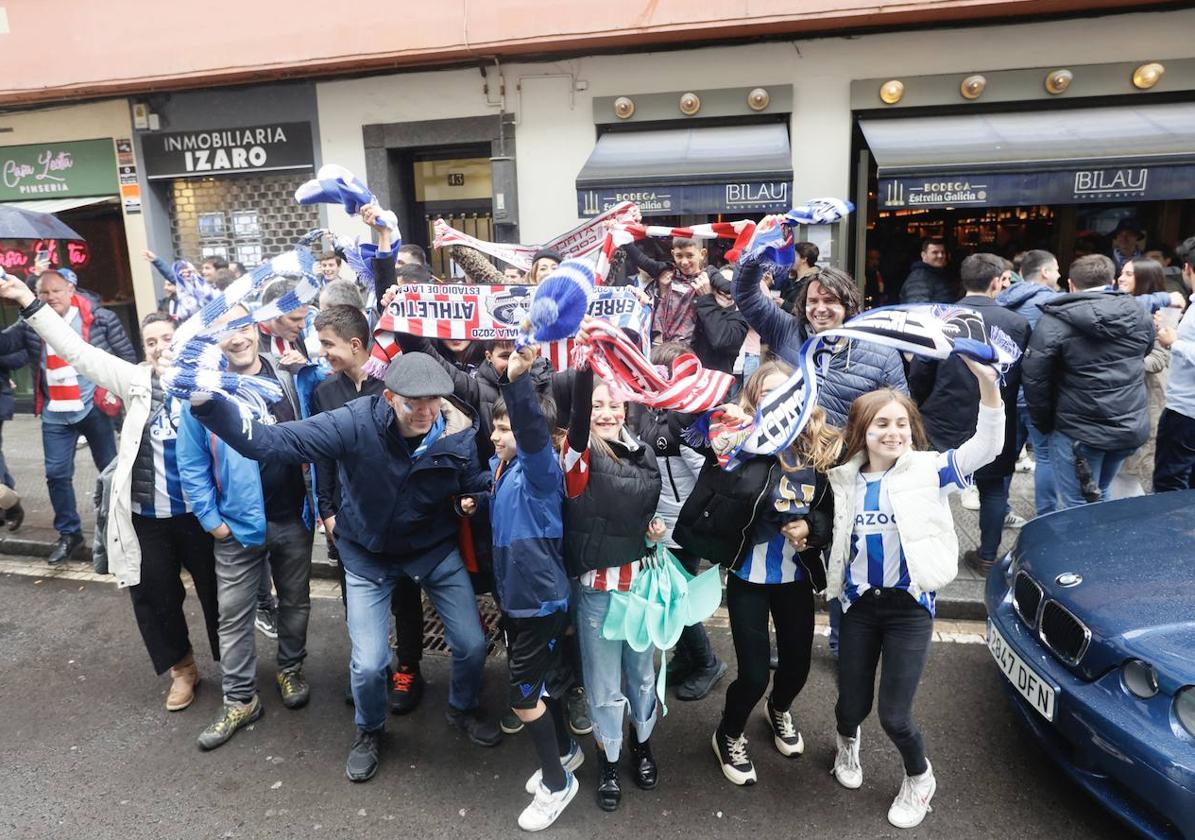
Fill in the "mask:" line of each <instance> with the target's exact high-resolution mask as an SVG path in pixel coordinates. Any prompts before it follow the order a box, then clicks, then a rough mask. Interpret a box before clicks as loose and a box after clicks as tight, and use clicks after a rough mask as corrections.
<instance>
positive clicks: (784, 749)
mask: <svg viewBox="0 0 1195 840" xmlns="http://www.w3.org/2000/svg"><path fill="white" fill-rule="evenodd" d="M763 715H764V717H765V718H766V719H767V721H768V726H770V727H771V728H772V743H773V744H775V745H776V749H777V751H779V753H780V754H781V755H783V756H786V757H790V758H791V757H792V756H794V755H801V754H802V753H804V752H805V739H804V738H802V737H801V730H799V729H797V725H796V724H795V723H793V716H792V712H791V711H785V712H778V711H776V709H774V708H773V707H772V698H771V697H769V698H768V702H767V703H766V704H764V710H763Z"/></svg>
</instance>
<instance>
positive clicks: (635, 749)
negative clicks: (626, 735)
mask: <svg viewBox="0 0 1195 840" xmlns="http://www.w3.org/2000/svg"><path fill="white" fill-rule="evenodd" d="M631 767H632V768H633V769H634V771H635V784H636V785H638V786H639V789H640V790H652V789H654V788H655V786H656V782H657V781H659V768H657V767H656V759H655V756H653V755H652V754H651V739H650V738H648V739H647V740H646V741H644V742H643V743H642V744H640V743H639V741H638V739H637V738H636V737H635V734H634V733H633V732H632V733H631Z"/></svg>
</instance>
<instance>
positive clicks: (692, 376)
mask: <svg viewBox="0 0 1195 840" xmlns="http://www.w3.org/2000/svg"><path fill="white" fill-rule="evenodd" d="M576 352H577V357H578V361H579V362H584V361H588V362H589V364H590V366H591V367H592V368H593V372H594V373H595V374H597V375H598V376H599V377H600V378H601V379H603V380H605V381H606V383H607V384H609V385H611V386H613V387H614V388H615V389H616V390H618V391H619V392H620V394H618V395H616V397H622V398H624V399H627V400H630V401H631V402H637V403H642V404H643V405H646V406H647V407H649V408H659V409H666V410H669V411H679V412H681V413H682V414H696V413H699V412H703V411H709V410H710V409H711V408H713V407H714V406H716V405H719V404H720V403H721V402H722V399H723V397H725V396H726V392H727V391H729V390H730V386H731V383H732V382H733V381H734V377H733V376H732V375H731V374H729V373H723V372H722V371H720V370H709V369H706V368H704V367H702V365H701V362H700V361H698V360H697V357H696V356H695V355H693V354H692V353H682V354H681V355H679V356H677V357H676V360H675V361H674V362H673V363H672V371H671V375H668V376H666V375H664V374H662V373H661V372H660V370H659V369H658V368H656V366H655V365H653V364H652V363H651V361H650V360H649V359H648V358H647V357H646V356H644V355H643V351H642V350H640V349H639V347H638V346H637V345H636V344H635V342H633V341H631V339H630V338H628V337H627V334H626V333H624V332H623V331H622V330H620V329H619V328H617V327H615V326H614V325H613V324H611V323H609V322H607V321H601V320H597V321H595V322H594V324H593V326H592V327H591V328H590V331H589V343H588V344H585V345H578V347H577V351H576Z"/></svg>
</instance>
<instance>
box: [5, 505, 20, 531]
mask: <svg viewBox="0 0 1195 840" xmlns="http://www.w3.org/2000/svg"><path fill="white" fill-rule="evenodd" d="M4 514H5V516H4V521H5V523H6V525H7V527H8V530H10V531H15V530H17V528H20V527H21V523H22V522H24V521H25V508H23V507H21V503H20V502H17V503H16V504H15V505H13V506H12V507H10V508H9V509H8V510H6V511H5V512H4Z"/></svg>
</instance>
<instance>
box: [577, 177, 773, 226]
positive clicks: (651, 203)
mask: <svg viewBox="0 0 1195 840" xmlns="http://www.w3.org/2000/svg"><path fill="white" fill-rule="evenodd" d="M789 187H790V184H789V182H788V181H744V182H737V181H736V182H732V183H711V184H672V185H661V186H650V187H636V188H627V189H614V188H594V189H578V190H577V214H578V215H579V216H582V217H583V218H592V217H593V216H597V215H600V214H602V213H604V212H606V211H607V210H609V209H611V208H612V207H614V206H616V205H618V204H620V203H622V202H624V201H633V202H634V203H635V204H637V205H638V206H639V211H640V212H641V213H643V215H644V216H668V215H674V214H689V213H699V214H702V213H770V212H782V211H784V210H788V209H789V208H791V206H792V201H791V199H790V198H789Z"/></svg>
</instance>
